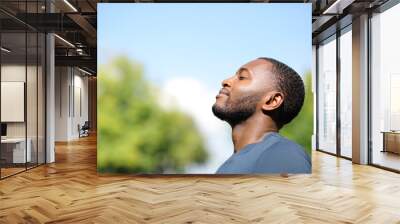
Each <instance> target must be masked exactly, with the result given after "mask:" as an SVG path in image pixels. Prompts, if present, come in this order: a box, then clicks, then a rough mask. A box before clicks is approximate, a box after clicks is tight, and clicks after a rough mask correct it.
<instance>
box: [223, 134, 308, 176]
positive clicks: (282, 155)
mask: <svg viewBox="0 0 400 224" xmlns="http://www.w3.org/2000/svg"><path fill="white" fill-rule="evenodd" d="M216 173H217V174H257V173H258V174H261V173H311V159H310V156H309V155H308V154H307V153H305V152H304V149H303V148H302V147H301V146H300V145H298V144H296V143H294V142H292V141H290V140H289V139H286V138H284V137H283V136H281V135H280V134H278V133H276V132H270V133H268V134H267V135H265V136H264V137H263V140H262V141H261V142H257V143H253V144H248V145H246V146H245V147H244V148H243V149H241V150H240V151H238V152H237V153H234V154H233V155H232V156H231V157H229V159H228V160H226V161H225V162H224V163H223V164H222V165H221V166H220V167H219V168H218V170H217V172H216Z"/></svg>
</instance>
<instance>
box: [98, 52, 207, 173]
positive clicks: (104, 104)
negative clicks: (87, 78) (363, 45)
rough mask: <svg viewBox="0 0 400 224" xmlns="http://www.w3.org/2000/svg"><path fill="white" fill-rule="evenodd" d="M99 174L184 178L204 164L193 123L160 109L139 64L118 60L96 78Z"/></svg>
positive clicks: (182, 115) (203, 152) (201, 144)
mask: <svg viewBox="0 0 400 224" xmlns="http://www.w3.org/2000/svg"><path fill="white" fill-rule="evenodd" d="M98 84H99V85H98V86H99V87H98V127H99V128H98V131H99V133H98V153H97V167H98V171H99V172H119V173H183V172H184V169H185V167H186V166H187V165H189V164H192V163H197V164H201V163H204V162H205V161H206V160H207V157H208V155H207V151H206V150H205V147H204V141H203V139H202V136H201V135H200V133H199V131H198V129H197V127H196V125H195V123H194V121H193V119H192V118H191V117H190V116H188V115H186V114H185V113H183V112H181V111H179V110H178V109H176V108H172V109H168V110H166V109H163V108H162V107H161V106H160V105H159V104H158V101H157V97H158V96H157V94H158V92H157V89H156V88H155V87H154V86H152V85H151V84H150V83H149V82H148V81H147V80H145V79H144V77H143V70H142V67H141V66H140V65H139V64H136V63H134V62H131V61H129V60H128V59H127V58H125V57H118V58H116V59H115V60H113V61H112V62H111V63H110V64H108V65H105V66H102V67H100V69H99V77H98Z"/></svg>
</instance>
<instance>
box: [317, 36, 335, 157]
mask: <svg viewBox="0 0 400 224" xmlns="http://www.w3.org/2000/svg"><path fill="white" fill-rule="evenodd" d="M317 53H318V62H317V63H318V71H317V72H318V104H317V105H318V149H319V150H322V151H326V152H329V153H334V154H336V36H332V37H331V38H329V39H328V40H327V41H325V42H324V43H322V44H320V45H319V47H318V52H317Z"/></svg>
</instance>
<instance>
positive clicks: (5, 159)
mask: <svg viewBox="0 0 400 224" xmlns="http://www.w3.org/2000/svg"><path fill="white" fill-rule="evenodd" d="M27 3H28V5H26V4H27ZM43 5H44V1H29V2H27V1H19V2H15V1H13V2H3V1H2V2H0V7H6V8H8V9H11V8H13V9H15V10H16V11H15V12H16V13H17V14H19V16H21V13H26V12H28V13H41V12H43V7H42V6H43ZM39 6H40V7H39ZM45 44H46V39H45V35H44V33H41V32H40V31H39V30H36V29H35V28H34V27H32V26H30V25H28V24H25V23H24V22H21V21H20V20H18V19H16V18H14V17H13V15H12V14H5V13H4V12H0V47H1V57H0V67H1V69H0V71H1V73H0V81H1V85H0V90H1V91H0V92H1V97H0V102H1V104H0V111H1V113H0V114H1V115H0V121H1V144H0V178H1V179H2V178H5V177H7V176H10V175H13V174H16V173H19V172H22V171H25V170H27V169H29V168H33V167H36V166H37V165H39V164H43V163H45V92H46V91H45V87H46V86H45V58H46V52H45Z"/></svg>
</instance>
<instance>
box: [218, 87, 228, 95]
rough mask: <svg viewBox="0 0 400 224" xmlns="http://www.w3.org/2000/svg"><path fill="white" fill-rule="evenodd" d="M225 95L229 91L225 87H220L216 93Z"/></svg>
mask: <svg viewBox="0 0 400 224" xmlns="http://www.w3.org/2000/svg"><path fill="white" fill-rule="evenodd" d="M222 94H223V95H226V96H229V91H228V90H227V89H221V90H220V91H219V93H218V95H222Z"/></svg>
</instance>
